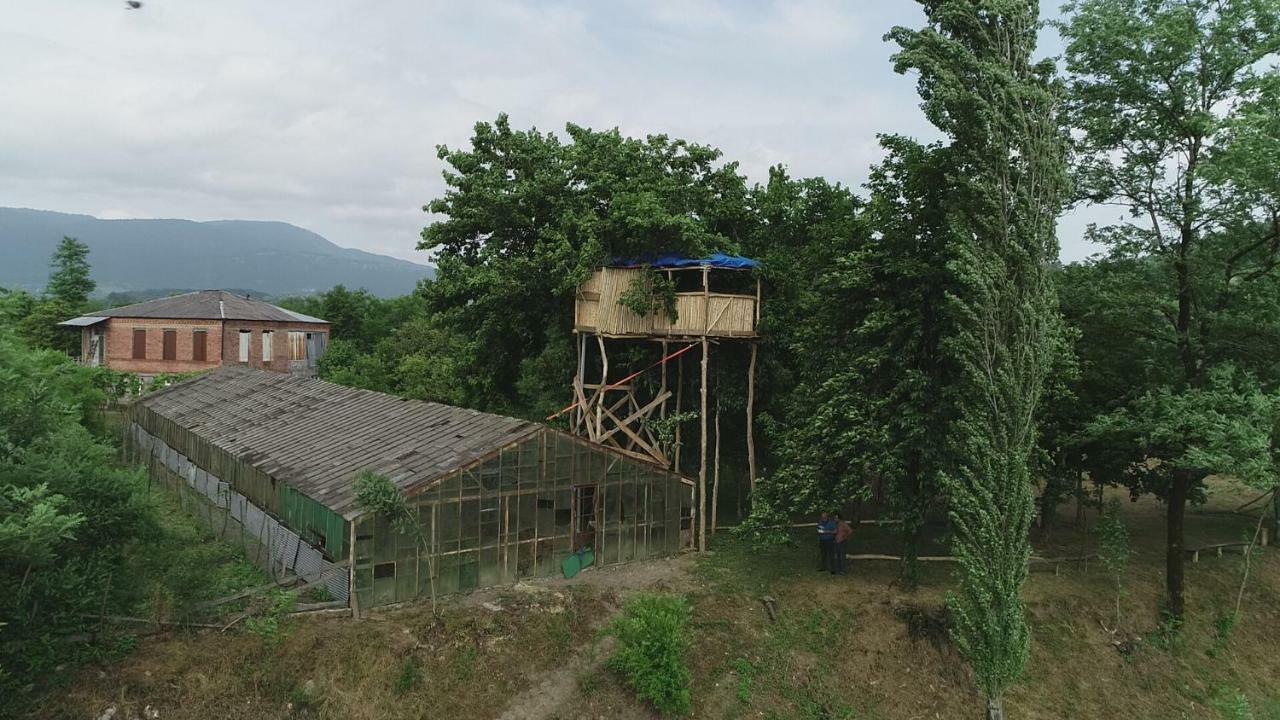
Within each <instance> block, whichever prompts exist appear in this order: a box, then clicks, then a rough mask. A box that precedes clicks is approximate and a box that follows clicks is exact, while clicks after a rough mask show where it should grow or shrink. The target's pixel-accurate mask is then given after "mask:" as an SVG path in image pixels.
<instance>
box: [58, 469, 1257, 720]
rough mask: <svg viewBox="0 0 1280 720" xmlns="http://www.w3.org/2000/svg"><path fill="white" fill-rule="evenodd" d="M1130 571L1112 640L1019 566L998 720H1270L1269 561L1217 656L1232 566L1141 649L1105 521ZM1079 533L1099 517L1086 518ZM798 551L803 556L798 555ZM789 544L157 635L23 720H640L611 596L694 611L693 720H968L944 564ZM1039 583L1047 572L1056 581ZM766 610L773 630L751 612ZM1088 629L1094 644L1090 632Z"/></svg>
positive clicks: (1143, 522)
mask: <svg viewBox="0 0 1280 720" xmlns="http://www.w3.org/2000/svg"><path fill="white" fill-rule="evenodd" d="M1214 490H1215V491H1214V493H1213V494H1212V495H1211V497H1210V503H1209V505H1207V506H1206V507H1205V508H1201V509H1197V510H1195V511H1193V512H1192V513H1191V515H1190V516H1189V518H1188V543H1189V545H1190V546H1197V545H1202V544H1208V543H1212V542H1230V541H1235V540H1238V539H1240V537H1241V536H1242V535H1243V534H1244V533H1246V532H1247V531H1248V530H1250V529H1251V526H1250V522H1249V520H1248V519H1247V518H1243V517H1239V516H1234V515H1229V514H1220V512H1221V511H1224V510H1230V509H1232V508H1234V507H1236V506H1237V505H1238V504H1239V503H1240V502H1242V501H1243V500H1242V498H1244V499H1247V497H1250V495H1248V493H1247V491H1245V490H1244V489H1242V488H1239V487H1235V486H1231V485H1229V484H1220V485H1218V486H1215V488H1214ZM1123 511H1124V515H1125V519H1126V522H1127V524H1128V526H1129V529H1130V533H1131V535H1132V536H1133V541H1134V546H1135V549H1136V550H1137V553H1138V555H1137V557H1136V558H1135V560H1134V561H1133V563H1132V570H1131V572H1130V573H1128V574H1127V575H1126V577H1125V578H1124V584H1125V591H1126V595H1125V597H1124V598H1123V608H1124V615H1123V620H1122V622H1121V624H1120V628H1119V633H1117V634H1113V633H1111V632H1110V628H1111V626H1112V625H1114V620H1113V617H1114V603H1115V595H1114V589H1113V588H1114V585H1113V582H1114V581H1113V580H1112V579H1111V578H1109V577H1108V576H1107V574H1106V573H1105V572H1103V571H1102V569H1101V568H1100V567H1099V566H1098V563H1096V562H1094V563H1090V564H1089V565H1088V567H1085V565H1084V563H1078V562H1072V563H1065V564H1063V565H1061V566H1057V567H1055V566H1037V567H1036V569H1035V570H1034V571H1033V573H1032V575H1031V577H1030V580H1029V581H1028V583H1027V586H1026V591H1025V598H1026V602H1027V613H1028V618H1029V620H1030V624H1031V630H1032V647H1031V659H1030V663H1029V665H1028V669H1027V673H1026V675H1025V676H1024V678H1023V679H1022V680H1021V681H1020V682H1019V683H1018V684H1017V685H1016V686H1015V687H1014V688H1012V689H1011V691H1010V692H1009V694H1008V697H1007V709H1008V711H1009V717H1011V718H1020V719H1021V718H1036V719H1039V718H1044V719H1048V718H1124V719H1125V720H1139V719H1143V718H1217V717H1226V716H1224V715H1221V714H1220V711H1219V708H1221V707H1223V703H1224V702H1226V700H1228V699H1231V698H1236V697H1239V698H1243V699H1245V700H1247V702H1248V703H1249V704H1250V705H1251V707H1252V711H1253V713H1254V714H1253V717H1256V718H1280V688H1278V687H1276V685H1275V678H1277V677H1280V653H1276V652H1275V643H1276V638H1277V635H1276V632H1275V628H1276V627H1280V552H1277V548H1274V547H1273V548H1269V549H1268V550H1266V551H1265V552H1264V553H1263V554H1262V555H1261V556H1260V557H1259V558H1258V559H1257V560H1256V561H1255V565H1254V568H1253V578H1254V579H1253V580H1252V581H1251V582H1250V584H1249V586H1248V588H1247V590H1246V592H1245V595H1244V600H1243V605H1242V613H1243V618H1244V619H1243V621H1242V622H1241V623H1240V625H1239V626H1238V627H1236V628H1235V629H1234V631H1233V632H1232V633H1231V634H1230V635H1229V637H1226V638H1225V639H1219V633H1218V630H1217V627H1216V625H1215V620H1216V619H1217V618H1219V617H1222V616H1223V615H1224V614H1226V613H1227V612H1229V610H1230V609H1231V607H1232V606H1233V605H1234V602H1235V594H1236V590H1237V588H1238V584H1239V578H1240V569H1241V562H1242V559H1241V557H1240V556H1239V555H1238V554H1237V555H1230V554H1228V555H1225V556H1223V557H1217V556H1214V555H1208V556H1205V557H1202V559H1201V561H1200V562H1199V563H1197V564H1189V565H1188V566H1187V568H1188V572H1187V583H1188V590H1189V595H1188V600H1189V620H1188V622H1187V624H1186V626H1185V627H1184V628H1183V631H1182V632H1181V633H1180V634H1179V635H1177V636H1165V635H1163V634H1161V633H1160V632H1159V627H1158V622H1159V616H1158V603H1159V598H1160V597H1161V595H1162V592H1163V567H1164V564H1163V506H1161V505H1159V504H1158V503H1157V502H1155V501H1153V500H1151V499H1149V498H1146V499H1143V500H1141V501H1139V502H1137V503H1129V502H1128V501H1127V498H1126V501H1125V503H1124V506H1123ZM1087 519H1088V522H1089V523H1090V524H1093V523H1096V520H1097V516H1096V514H1095V513H1092V512H1090V513H1089V514H1088V516H1087ZM1073 520H1074V509H1073V508H1063V509H1062V512H1061V513H1060V517H1058V518H1055V522H1054V523H1053V525H1052V528H1051V530H1050V532H1049V533H1048V534H1047V535H1041V534H1039V533H1038V535H1037V539H1036V554H1037V555H1041V556H1059V555H1077V554H1080V552H1081V550H1082V549H1085V550H1089V549H1091V543H1092V540H1091V538H1092V534H1091V533H1090V532H1089V531H1088V530H1087V529H1085V528H1076V527H1074V526H1073ZM891 533H892V530H891V529H890V528H873V527H866V526H864V527H862V528H860V529H859V532H858V533H857V534H856V535H855V538H854V540H853V543H852V547H851V552H886V551H888V552H892V550H893V538H892V534H891ZM804 539H805V540H807V539H808V538H807V535H806V536H805V538H804ZM815 559H816V558H815V557H814V552H813V548H811V547H810V545H809V544H808V543H807V542H805V543H798V544H797V545H796V546H793V547H781V548H776V549H771V550H768V551H760V552H758V551H752V550H750V549H747V548H745V547H743V546H742V545H741V544H738V543H735V542H733V541H732V540H731V539H730V538H727V537H720V538H717V541H716V542H715V543H714V544H713V552H711V553H709V554H708V555H706V556H704V557H701V558H695V557H693V556H682V557H680V558H676V559H673V560H668V561H658V562H642V563H634V564H630V565H626V566H619V567H613V568H602V569H599V568H598V569H593V570H590V571H588V572H584V573H583V574H581V575H580V576H579V577H578V578H575V579H574V580H572V581H564V580H551V581H540V582H538V583H536V584H522V585H517V586H514V587H508V588H500V589H491V590H487V591H483V592H477V593H473V594H471V595H468V596H465V597H462V598H458V599H456V600H455V601H451V602H450V603H448V604H447V606H446V607H445V609H444V611H443V612H442V614H441V616H440V618H438V619H436V618H433V617H432V615H431V612H430V610H429V609H428V608H425V607H421V606H419V607H412V608H407V609H401V610H394V611H388V612H384V613H378V614H377V615H375V616H374V618H373V619H370V620H365V621H360V622H352V621H350V620H349V619H327V620H318V619H312V620H303V621H297V622H294V623H292V624H291V625H290V626H289V627H288V629H287V632H286V633H284V635H283V637H282V638H281V639H280V641H279V644H278V645H276V646H270V645H268V644H266V643H264V642H263V640H262V639H261V638H259V637H257V636H254V635H252V634H249V633H245V632H235V631H232V632H228V633H219V632H216V631H212V632H198V633H190V632H183V633H175V634H170V635H165V636H160V637H157V638H152V639H148V640H143V641H141V644H140V645H139V647H138V648H137V650H136V651H134V652H133V653H132V654H130V655H129V656H127V657H126V658H124V659H123V660H121V661H119V662H116V663H112V664H109V665H104V666H101V667H90V668H85V669H83V671H81V672H80V673H79V674H77V675H76V676H75V679H74V681H73V682H70V683H69V684H68V685H67V686H66V687H65V688H64V689H62V690H61V691H59V692H57V693H55V694H53V695H52V696H51V697H50V698H49V699H48V700H47V702H46V703H45V704H44V705H43V707H41V708H40V709H39V710H38V712H37V714H36V716H37V717H41V718H45V717H49V718H98V717H101V715H102V713H103V712H104V711H106V710H107V709H108V708H111V707H114V708H116V714H115V715H114V718H115V719H116V720H129V719H131V718H133V717H138V718H142V717H146V716H147V715H146V711H147V708H148V707H150V708H151V710H152V711H153V712H155V711H158V712H159V717H161V718H165V719H166V720H170V719H181V718H213V717H217V718H224V717H225V718H275V717H324V718H329V717H334V718H402V717H403V718H419V717H467V718H494V717H500V718H507V719H509V720H517V719H521V720H532V719H533V718H560V719H563V720H570V719H571V718H584V719H585V718H618V717H621V718H651V717H655V715H654V714H653V713H652V711H650V710H649V709H648V708H647V707H646V706H644V705H642V704H640V703H637V702H636V700H635V698H634V695H633V694H632V692H631V691H630V690H629V689H628V688H627V687H626V686H625V685H624V684H623V683H622V682H621V681H620V680H619V679H618V678H617V677H615V676H614V675H613V674H612V673H610V672H608V671H607V670H605V669H604V668H603V661H604V658H605V657H607V655H608V650H609V647H608V644H607V640H605V639H602V637H601V634H600V632H599V631H600V629H601V628H602V627H604V625H605V624H606V623H607V622H608V619H609V618H610V617H611V616H612V615H613V614H614V613H616V612H617V609H618V608H619V607H620V606H621V603H622V601H623V599H624V598H625V596H626V595H627V594H629V593H632V592H636V591H640V590H658V591H663V592H674V593H682V594H685V595H686V596H687V597H688V598H689V599H690V602H691V603H692V606H693V610H694V616H693V620H692V623H691V626H690V641H691V643H692V648H691V651H690V652H689V654H688V660H689V664H690V667H691V670H692V672H693V698H694V711H693V717H696V718H738V717H757V718H778V719H781V718H814V719H818V718H823V719H825V718H966V717H979V716H980V714H981V710H982V705H981V701H980V699H979V697H978V695H977V693H976V692H975V690H974V689H973V686H972V681H971V679H970V676H969V673H968V671H967V669H966V668H965V665H964V664H963V662H962V661H961V660H960V658H959V657H958V656H957V654H956V652H955V651H954V649H953V648H952V647H951V645H950V643H949V642H948V641H947V639H946V630H945V625H944V623H945V620H944V619H943V618H944V616H943V615H942V613H941V612H940V611H939V608H940V607H941V604H942V602H943V597H944V594H945V591H946V589H947V587H948V586H949V585H950V571H951V570H950V567H949V566H948V564H944V563H937V564H928V565H927V566H926V567H925V569H924V574H923V577H922V582H921V584H920V586H919V587H918V588H916V589H915V590H911V591H908V590H905V589H903V588H902V587H901V585H900V584H899V583H897V582H896V579H897V568H896V566H895V565H894V564H893V563H888V562H861V563H854V564H853V565H852V566H851V569H850V574H849V576H847V577H833V576H830V575H827V574H819V573H817V572H814V563H815ZM1055 571H1056V573H1055ZM764 597H772V598H774V599H775V601H776V607H777V610H778V617H777V620H776V621H770V619H769V617H768V615H767V613H766V610H765V607H764V603H763V602H762V599H763V598H764ZM1104 626H1105V627H1104Z"/></svg>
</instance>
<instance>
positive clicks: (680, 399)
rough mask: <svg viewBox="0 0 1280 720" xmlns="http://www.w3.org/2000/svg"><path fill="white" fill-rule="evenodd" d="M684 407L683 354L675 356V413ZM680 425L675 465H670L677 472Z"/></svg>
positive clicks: (677, 424)
mask: <svg viewBox="0 0 1280 720" xmlns="http://www.w3.org/2000/svg"><path fill="white" fill-rule="evenodd" d="M682 407H684V356H683V355H681V356H680V357H678V358H676V415H679V414H680V408H682ZM680 425H681V423H676V437H675V440H676V452H675V456H676V457H675V465H674V467H672V469H673V470H675V471H676V472H677V473H679V472H680V449H681V442H680V434H681V430H680Z"/></svg>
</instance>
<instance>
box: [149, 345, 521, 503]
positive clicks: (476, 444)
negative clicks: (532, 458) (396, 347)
mask: <svg viewBox="0 0 1280 720" xmlns="http://www.w3.org/2000/svg"><path fill="white" fill-rule="evenodd" d="M138 403H139V404H141V405H143V406H146V407H149V408H150V409H151V410H153V411H154V412H156V413H158V414H159V415H161V416H163V417H165V418H168V419H169V420H171V421H173V422H175V423H177V424H178V425H179V426H181V427H183V428H186V429H188V430H190V431H191V432H193V433H195V434H196V435H198V436H200V437H202V438H204V439H205V440H207V441H209V442H211V443H213V444H214V445H216V446H218V447H220V448H222V449H223V450H225V451H227V452H228V453H230V454H231V455H233V456H235V457H237V458H239V459H240V460H241V461H242V462H245V463H247V464H249V465H252V466H254V467H257V468H258V469H259V470H261V471H262V472H264V473H266V474H268V475H270V476H271V477H274V478H276V479H277V480H281V481H283V482H286V483H288V484H289V485H290V486H291V487H293V488H294V489H296V490H297V491H299V492H301V493H303V494H304V495H307V496H308V497H310V498H312V499H313V500H316V501H317V502H320V503H322V504H323V505H326V506H328V507H329V508H330V509H331V510H333V511H334V512H337V513H339V514H341V515H344V516H345V517H347V518H352V517H355V516H356V515H358V514H359V512H358V511H357V508H356V505H355V488H354V485H355V482H354V481H355V477H356V475H357V474H359V472H360V471H362V470H371V471H373V472H377V473H380V474H383V475H386V476H387V477H389V478H390V479H391V480H392V482H394V483H395V484H396V486H397V487H399V488H401V489H402V490H406V489H409V488H410V487H417V486H420V485H422V484H423V483H426V482H430V481H433V480H437V479H439V478H440V477H441V476H443V475H445V474H446V473H448V472H450V471H452V470H456V469H459V468H461V467H464V466H466V465H469V464H471V463H472V462H474V461H476V460H479V459H481V458H483V457H484V456H486V455H488V454H489V453H491V452H492V451H494V450H497V449H499V448H502V447H505V446H507V445H509V444H511V443H512V442H515V441H516V440H519V439H521V438H524V437H527V436H529V435H531V434H532V433H535V432H537V431H538V430H540V429H541V428H542V427H543V426H542V425H539V424H537V423H532V422H529V421H527V420H517V419H515V418H509V417H504V416H501V415H493V414H489V413H483V412H479V411H476V410H466V409H463V408H457V407H452V406H450V405H441V404H439V403H430V402H423V401H420V400H409V399H405V398H401V397H396V396H394V395H387V394H384V393H378V392H372V391H369V390H358V389H355V388H349V387H344V386H342V385H335V384H333V383H329V382H325V381H323V380H316V379H311V378H304V377H300V376H296V375H288V374H284V373H274V372H266V371H261V370H250V369H246V368H240V367H227V368H220V369H218V370H214V371H212V372H210V373H207V374H205V375H201V376H199V377H196V378H194V379H192V380H188V381H186V382H183V383H179V384H177V385H174V386H172V387H170V388H167V389H165V390H161V391H159V392H157V393H154V394H152V395H148V396H145V397H143V398H142V399H141V400H139V401H138Z"/></svg>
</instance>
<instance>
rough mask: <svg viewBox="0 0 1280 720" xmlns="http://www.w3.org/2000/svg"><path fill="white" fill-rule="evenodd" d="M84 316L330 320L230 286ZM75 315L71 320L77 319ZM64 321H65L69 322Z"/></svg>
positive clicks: (315, 321) (311, 321) (157, 299)
mask: <svg viewBox="0 0 1280 720" xmlns="http://www.w3.org/2000/svg"><path fill="white" fill-rule="evenodd" d="M84 317H119V318H163V319H166V320H185V319H190V320H266V321H273V322H298V323H324V322H328V321H327V320H321V319H320V318H314V317H311V316H310V315H303V314H302V313H299V312H294V311H292V310H286V309H284V308H282V307H279V306H277V305H272V304H271V303H269V302H264V301H262V300H257V299H254V298H251V297H246V296H244V295H237V294H235V293H232V292H227V291H226V290H197V291H196V292H189V293H183V294H182V295H173V296H170V297H164V298H156V299H155V300H147V301H146V302H140V303H134V304H133V305H124V306H122V307H118V308H111V309H109V310H99V311H98V312H91V313H86V314H85V316H84ZM78 320H80V318H75V319H74V320H71V321H68V323H74V322H75V321H78ZM68 323H64V324H68Z"/></svg>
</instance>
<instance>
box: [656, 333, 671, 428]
mask: <svg viewBox="0 0 1280 720" xmlns="http://www.w3.org/2000/svg"><path fill="white" fill-rule="evenodd" d="M667 355H668V353H667V341H666V340H663V341H662V357H664V358H665V357H666V356H667ZM659 392H663V393H666V395H667V397H671V393H669V392H667V363H665V362H663V363H662V389H661V390H660V391H659ZM658 416H659V417H661V418H662V419H663V420H666V419H667V401H666V400H665V399H664V400H663V401H662V410H661V412H660V413H659V415H658Z"/></svg>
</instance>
